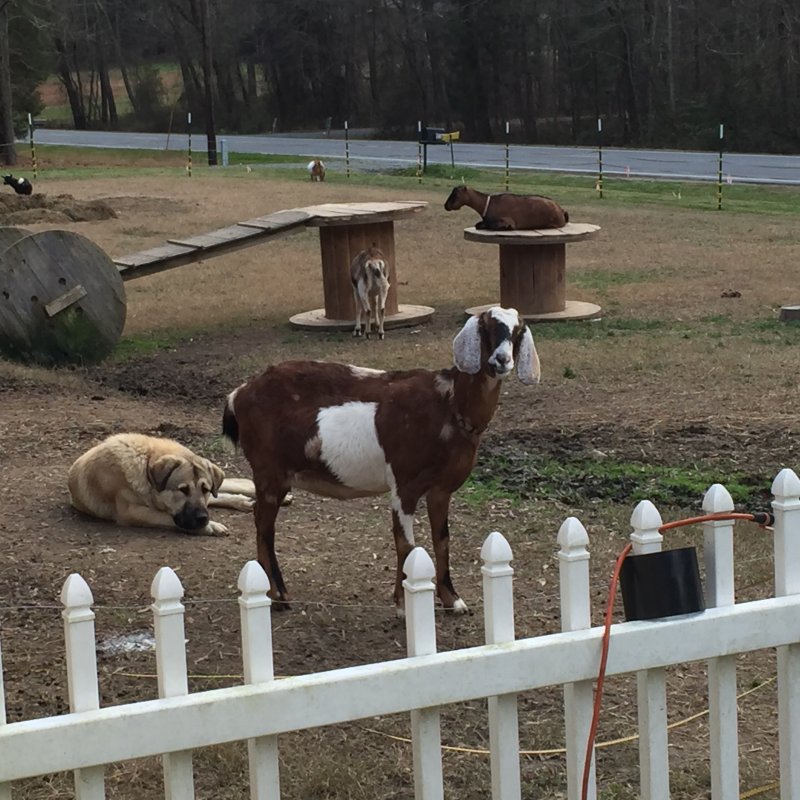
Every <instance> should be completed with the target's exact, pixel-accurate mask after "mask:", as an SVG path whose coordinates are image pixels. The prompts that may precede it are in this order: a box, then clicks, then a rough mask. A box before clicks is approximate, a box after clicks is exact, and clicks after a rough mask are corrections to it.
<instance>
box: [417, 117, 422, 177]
mask: <svg viewBox="0 0 800 800" xmlns="http://www.w3.org/2000/svg"><path fill="white" fill-rule="evenodd" d="M417 182H418V183H422V120H417Z"/></svg>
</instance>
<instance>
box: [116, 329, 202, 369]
mask: <svg viewBox="0 0 800 800" xmlns="http://www.w3.org/2000/svg"><path fill="white" fill-rule="evenodd" d="M185 338H186V334H185V333H181V334H178V333H174V334H171V333H168V332H165V331H160V332H159V333H153V334H145V335H139V336H126V337H124V338H122V339H120V340H119V342H117V346H116V348H115V349H114V352H113V354H112V356H111V360H112V361H113V362H116V363H121V362H124V361H131V360H132V359H135V358H141V357H142V356H149V355H152V354H153V353H157V352H158V351H159V350H170V349H172V348H173V347H175V345H177V344H178V343H179V342H180V341H182V340H184V339H185Z"/></svg>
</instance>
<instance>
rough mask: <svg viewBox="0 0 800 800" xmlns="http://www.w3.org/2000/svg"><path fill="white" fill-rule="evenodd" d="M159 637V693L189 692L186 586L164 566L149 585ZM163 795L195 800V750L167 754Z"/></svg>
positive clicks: (157, 646)
mask: <svg viewBox="0 0 800 800" xmlns="http://www.w3.org/2000/svg"><path fill="white" fill-rule="evenodd" d="M150 594H151V596H152V598H153V604H152V605H151V606H150V607H151V608H152V609H153V623H154V627H155V638H156V671H157V672H158V696H159V697H177V696H179V695H185V694H189V677H188V675H187V673H186V637H185V633H184V625H183V603H181V598H182V597H183V586H182V585H181V582H180V580H179V578H178V576H177V575H176V574H175V571H174V570H172V569H170V567H161V569H160V570H159V571H158V572H157V573H156V576H155V578H153V583H152V585H151V587H150ZM162 760H163V764H164V797H165V798H166V800H194V773H193V770H192V752H191V750H184V751H180V752H176V753H165V754H164V755H163V756H162Z"/></svg>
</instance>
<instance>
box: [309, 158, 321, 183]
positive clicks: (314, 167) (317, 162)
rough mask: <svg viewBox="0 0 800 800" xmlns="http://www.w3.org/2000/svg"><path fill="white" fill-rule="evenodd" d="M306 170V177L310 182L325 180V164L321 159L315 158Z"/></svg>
mask: <svg viewBox="0 0 800 800" xmlns="http://www.w3.org/2000/svg"><path fill="white" fill-rule="evenodd" d="M306 169H307V170H308V177H309V178H311V180H312V181H324V180H325V164H324V163H323V161H322V160H321V159H319V158H315V159H314V160H313V161H309V162H308V166H307V167H306Z"/></svg>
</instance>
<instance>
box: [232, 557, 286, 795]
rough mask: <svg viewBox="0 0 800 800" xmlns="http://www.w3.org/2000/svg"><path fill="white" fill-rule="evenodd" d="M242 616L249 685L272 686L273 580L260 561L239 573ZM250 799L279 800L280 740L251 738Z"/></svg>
mask: <svg viewBox="0 0 800 800" xmlns="http://www.w3.org/2000/svg"><path fill="white" fill-rule="evenodd" d="M238 587H239V592H240V596H239V617H240V619H241V626H242V662H243V666H244V682H245V683H269V682H271V681H273V680H274V679H275V672H274V667H273V660H272V619H271V617H272V613H271V608H270V607H271V605H272V601H271V600H270V599H269V597H268V596H267V592H268V591H269V578H267V574H266V573H265V572H264V569H263V567H262V566H261V565H260V564H259V563H258V561H248V562H247V563H246V564H245V565H244V568H243V569H242V571H241V572H240V573H239V583H238ZM247 756H248V762H249V766H250V797H251V798H252V800H278V799H279V798H280V795H281V787H280V772H279V769H278V737H277V736H260V737H259V738H258V739H248V741H247Z"/></svg>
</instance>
